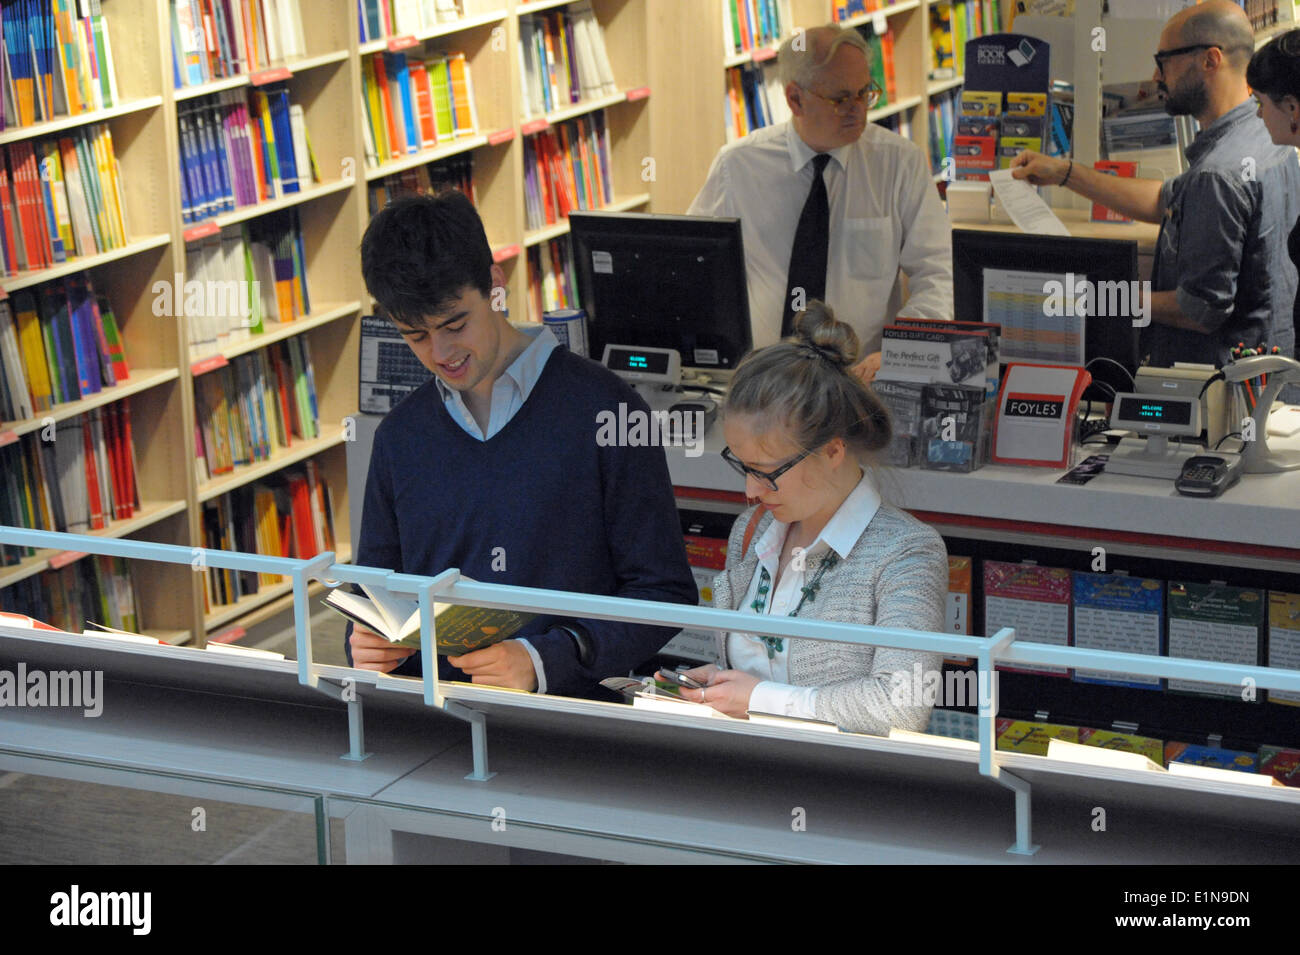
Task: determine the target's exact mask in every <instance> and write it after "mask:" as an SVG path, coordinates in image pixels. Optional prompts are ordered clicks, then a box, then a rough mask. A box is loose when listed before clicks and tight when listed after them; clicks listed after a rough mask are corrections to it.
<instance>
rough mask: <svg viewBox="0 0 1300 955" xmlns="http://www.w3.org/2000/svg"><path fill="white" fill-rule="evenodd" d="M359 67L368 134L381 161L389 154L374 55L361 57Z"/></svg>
mask: <svg viewBox="0 0 1300 955" xmlns="http://www.w3.org/2000/svg"><path fill="white" fill-rule="evenodd" d="M361 69H362V70H363V71H364V73H365V76H364V77H363V80H364V82H365V87H366V90H365V92H366V104H367V106H368V107H369V117H370V135H371V136H373V137H374V140H375V152H376V154H377V155H378V157H379V161H380V162H383V161H384V160H385V159H387V158H388V155H389V153H388V131H387V130H386V129H385V128H384V118H383V117H384V107H383V104H381V103H380V101H379V80H378V79H377V78H376V77H375V60H374V57H371V56H366V57H362V58H361Z"/></svg>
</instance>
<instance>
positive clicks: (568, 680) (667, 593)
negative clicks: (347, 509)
mask: <svg viewBox="0 0 1300 955" xmlns="http://www.w3.org/2000/svg"><path fill="white" fill-rule="evenodd" d="M361 268H362V273H363V275H364V277H365V281H366V287H367V288H368V289H369V290H370V293H371V294H372V295H373V296H374V297H375V299H376V301H377V302H378V303H379V308H378V310H379V311H381V312H382V313H384V314H387V315H388V316H389V318H390V319H391V320H392V321H393V323H394V325H395V326H396V327H397V329H398V330H399V331H400V332H401V333H402V336H403V337H404V338H405V339H406V342H407V344H408V345H409V346H410V348H411V350H412V351H413V352H414V353H415V355H416V357H418V358H419V359H420V362H421V363H422V364H423V365H424V366H425V367H426V368H428V369H429V370H430V371H431V372H433V375H434V379H433V380H432V381H430V382H428V383H427V384H425V385H424V386H422V387H421V388H419V389H417V390H416V391H414V392H412V393H411V394H410V395H409V396H408V397H407V398H405V399H404V400H403V401H402V402H401V403H400V404H398V405H397V407H396V408H394V409H393V410H392V411H391V412H390V413H389V414H388V416H387V417H386V418H385V419H384V421H383V423H382V424H380V426H379V428H378V430H377V432H376V434H375V443H374V449H373V451H372V453H371V459H370V473H369V476H368V477H367V480H366V493H365V505H364V508H363V510H362V523H361V541H360V545H359V547H358V550H357V555H356V561H357V563H358V564H360V565H362V566H368V567H382V568H386V569H391V570H395V571H398V572H400V573H408V574H425V575H433V574H437V573H440V572H441V571H443V570H445V569H446V568H448V567H457V568H459V569H460V571H461V572H462V573H463V574H465V575H466V576H469V577H472V578H474V579H476V580H482V581H485V582H493V583H504V584H514V585H519V586H525V587H541V588H547V589H554V590H569V591H576V592H579V593H592V594H609V595H613V596H619V597H634V598H639V599H643V600H659V601H667V602H671V603H682V604H692V605H693V604H695V603H696V602H697V592H696V588H695V584H694V581H693V580H692V578H691V572H690V569H689V567H688V566H687V563H686V553H685V548H684V546H683V543H682V536H681V528H680V523H679V521H678V517H677V511H676V507H675V505H674V502H673V494H672V487H671V484H670V483H669V479H668V466H667V462H666V460H665V458H664V454H663V450H662V449H661V448H658V447H654V446H643V447H617V446H602V445H601V444H599V443H598V442H597V441H596V434H597V421H598V416H599V414H600V413H601V412H602V411H606V410H612V411H614V412H615V413H617V409H618V406H619V404H620V403H625V404H626V405H627V407H628V408H641V409H645V408H646V406H645V404H644V402H643V401H642V400H641V398H639V397H638V396H637V395H636V393H635V392H633V391H632V390H631V389H630V388H629V387H628V386H627V385H626V384H625V383H623V382H622V381H620V380H619V379H618V378H617V377H615V376H614V375H613V374H611V373H610V372H609V371H607V370H605V369H604V368H602V367H601V366H600V365H598V364H596V363H595V362H592V361H589V360H588V359H586V358H582V357H579V356H577V355H574V354H573V353H572V352H570V351H569V350H568V349H567V348H563V347H561V346H559V343H558V342H557V341H556V339H555V337H554V336H553V335H552V334H551V333H550V331H548V330H546V329H545V328H542V327H536V328H533V329H529V330H527V331H525V330H521V329H517V328H515V327H513V326H512V325H511V324H510V323H509V321H507V319H506V316H505V312H504V310H503V309H502V308H501V306H502V305H503V302H504V292H505V288H504V286H505V277H504V275H503V273H502V271H501V269H500V267H499V266H497V265H494V264H493V262H492V252H491V249H490V248H489V246H488V243H487V237H486V235H485V234H484V231H483V224H482V222H481V221H480V219H479V217H478V213H477V212H476V211H475V209H474V207H473V205H472V204H471V203H470V202H469V200H468V199H466V198H465V197H464V196H463V195H461V194H460V193H459V192H454V191H453V192H448V193H445V194H443V195H441V196H437V197H431V196H411V197H406V198H401V199H397V200H395V201H394V202H392V203H390V204H389V205H388V206H387V207H386V208H384V209H383V210H382V211H381V212H380V213H379V214H378V215H376V216H375V218H374V219H373V220H371V223H370V225H369V227H368V228H367V229H366V233H365V235H364V237H363V238H362V241H361ZM494 306H496V307H494ZM672 635H673V631H672V630H670V629H666V628H664V627H653V626H647V625H644V624H638V623H622V622H616V621H610V620H589V619H580V620H573V619H558V618H555V617H539V618H538V619H537V620H535V621H533V622H532V623H531V624H530V625H529V626H528V627H526V628H525V629H524V630H523V631H522V632H521V633H520V634H519V636H518V637H516V638H515V639H511V640H505V641H502V642H501V643H497V644H495V645H493V646H490V647H487V648H486V649H482V650H476V651H473V652H471V653H466V654H464V655H461V656H452V657H444V658H440V659H439V667H440V670H439V673H440V675H441V677H442V678H444V679H458V680H466V679H468V680H472V681H473V682H475V683H486V684H491V685H493V686H506V687H514V688H517V689H523V690H536V691H537V692H542V693H559V694H565V695H570V696H599V695H600V693H601V691H600V690H599V688H598V684H599V681H600V680H601V679H603V678H604V677H608V676H611V675H615V674H624V673H626V672H627V671H628V670H629V669H630V668H632V667H635V666H637V665H638V664H640V663H642V662H645V661H646V660H649V659H650V658H651V657H653V656H654V654H655V653H656V652H657V651H658V650H659V649H660V648H662V647H663V645H664V644H665V643H666V642H667V641H668V640H669V639H670V638H671V637H672ZM348 651H349V657H350V659H352V661H353V663H354V665H355V666H358V667H362V668H365V669H373V670H380V671H384V672H394V671H395V672H398V673H403V674H412V675H414V674H418V673H419V672H420V664H419V658H418V655H416V653H415V651H413V650H410V649H405V648H400V647H394V646H393V645H392V644H391V643H390V642H389V641H388V640H387V639H385V638H384V637H382V636H380V635H378V634H375V633H373V632H372V631H369V630H366V629H362V628H360V627H357V628H355V629H354V630H353V631H352V632H351V635H350V637H349V640H348Z"/></svg>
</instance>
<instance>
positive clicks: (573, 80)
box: [519, 3, 618, 116]
mask: <svg viewBox="0 0 1300 955" xmlns="http://www.w3.org/2000/svg"><path fill="white" fill-rule="evenodd" d="M519 60H520V67H521V70H522V79H523V94H524V115H525V116H540V115H542V114H543V113H549V112H550V111H551V110H553V109H560V108H561V107H564V106H569V105H572V104H573V103H578V102H581V101H583V100H589V99H593V98H595V97H598V96H606V95H609V94H612V93H617V92H618V85H617V84H616V83H615V82H614V70H613V67H611V66H610V62H609V54H608V53H607V52H606V50H605V37H604V34H602V33H601V29H600V24H599V23H597V22H596V15H595V14H594V13H593V12H592V10H591V5H590V4H589V3H576V4H573V5H572V6H570V7H568V8H567V9H562V10H551V11H548V12H546V13H535V14H532V15H525V16H521V17H520V18H519Z"/></svg>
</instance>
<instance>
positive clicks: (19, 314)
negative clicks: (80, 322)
mask: <svg viewBox="0 0 1300 955" xmlns="http://www.w3.org/2000/svg"><path fill="white" fill-rule="evenodd" d="M20 300H21V299H20ZM27 301H28V304H29V305H34V302H33V300H31V299H28V300H27ZM14 304H15V306H16V305H17V301H16V302H15V303H14ZM14 319H15V320H16V321H17V322H18V344H19V347H20V349H21V350H22V353H23V366H24V368H25V370H26V372H27V387H28V388H29V389H30V390H31V394H32V407H33V408H35V409H36V410H37V411H49V410H50V409H51V408H53V407H54V388H53V384H52V383H51V381H50V367H49V364H48V362H47V360H46V356H45V337H44V335H43V334H42V333H41V320H40V318H39V316H37V314H36V309H35V308H34V307H33V308H28V309H25V310H24V309H18V308H15V309H14Z"/></svg>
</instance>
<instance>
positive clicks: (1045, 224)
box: [989, 169, 1070, 235]
mask: <svg viewBox="0 0 1300 955" xmlns="http://www.w3.org/2000/svg"><path fill="white" fill-rule="evenodd" d="M989 182H990V183H992V185H993V192H994V194H995V195H996V196H997V197H998V201H999V202H1001V203H1002V208H1003V209H1005V210H1006V211H1007V215H1009V216H1010V217H1011V221H1012V222H1014V223H1015V224H1016V225H1017V226H1019V227H1020V229H1021V231H1023V232H1028V233H1030V234H1032V235H1069V234H1070V230H1069V229H1067V228H1066V227H1065V223H1064V222H1062V221H1061V220H1060V219H1058V218H1057V217H1056V213H1055V212H1053V211H1052V207H1051V206H1049V205H1048V204H1047V203H1046V202H1044V201H1043V197H1042V196H1040V195H1039V194H1038V192H1037V190H1035V189H1034V187H1033V186H1031V185H1030V184H1029V183H1027V182H1025V181H1024V180H1023V179H1014V178H1012V176H1011V170H1010V169H994V170H991V171H990V172H989Z"/></svg>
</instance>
